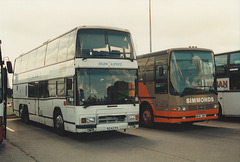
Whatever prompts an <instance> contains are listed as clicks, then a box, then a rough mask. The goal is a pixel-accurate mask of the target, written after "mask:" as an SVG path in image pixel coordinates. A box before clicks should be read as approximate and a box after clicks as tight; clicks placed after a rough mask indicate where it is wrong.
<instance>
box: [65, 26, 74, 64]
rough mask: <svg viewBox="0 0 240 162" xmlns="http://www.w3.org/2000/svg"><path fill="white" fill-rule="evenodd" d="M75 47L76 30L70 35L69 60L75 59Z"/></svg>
mask: <svg viewBox="0 0 240 162" xmlns="http://www.w3.org/2000/svg"><path fill="white" fill-rule="evenodd" d="M75 46H76V30H74V31H73V32H71V33H70V35H69V40H68V56H67V59H73V58H74V57H75Z"/></svg>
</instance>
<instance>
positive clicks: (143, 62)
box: [138, 58, 148, 82]
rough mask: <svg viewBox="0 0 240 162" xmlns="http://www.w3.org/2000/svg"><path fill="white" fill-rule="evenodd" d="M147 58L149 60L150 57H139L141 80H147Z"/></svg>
mask: <svg viewBox="0 0 240 162" xmlns="http://www.w3.org/2000/svg"><path fill="white" fill-rule="evenodd" d="M147 60H148V58H143V59H139V60H138V67H139V68H138V76H139V77H138V79H139V81H140V82H142V81H143V82H145V81H146V80H145V79H146V78H145V76H146V67H145V65H146V63H147Z"/></svg>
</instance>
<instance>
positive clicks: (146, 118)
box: [140, 104, 153, 127]
mask: <svg viewBox="0 0 240 162" xmlns="http://www.w3.org/2000/svg"><path fill="white" fill-rule="evenodd" d="M140 115H141V116H140V124H141V126H146V127H151V126H153V112H152V108H151V106H150V105H148V104H145V105H144V106H143V107H142V108H141V113H140Z"/></svg>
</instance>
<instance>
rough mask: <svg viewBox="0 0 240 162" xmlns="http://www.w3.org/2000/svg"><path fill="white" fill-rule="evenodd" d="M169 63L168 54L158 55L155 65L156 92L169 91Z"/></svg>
mask: <svg viewBox="0 0 240 162" xmlns="http://www.w3.org/2000/svg"><path fill="white" fill-rule="evenodd" d="M167 64H168V55H167V54H166V55H161V56H157V57H156V67H155V79H156V80H155V82H156V83H155V92H156V93H167V89H168V86H167V67H168V66H167Z"/></svg>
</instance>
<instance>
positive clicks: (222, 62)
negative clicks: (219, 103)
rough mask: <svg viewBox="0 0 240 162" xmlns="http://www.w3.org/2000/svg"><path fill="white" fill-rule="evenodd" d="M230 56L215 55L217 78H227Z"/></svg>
mask: <svg viewBox="0 0 240 162" xmlns="http://www.w3.org/2000/svg"><path fill="white" fill-rule="evenodd" d="M227 58H228V55H227V54H225V55H215V62H216V75H217V77H227V60H228V59H227Z"/></svg>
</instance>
